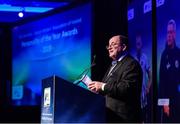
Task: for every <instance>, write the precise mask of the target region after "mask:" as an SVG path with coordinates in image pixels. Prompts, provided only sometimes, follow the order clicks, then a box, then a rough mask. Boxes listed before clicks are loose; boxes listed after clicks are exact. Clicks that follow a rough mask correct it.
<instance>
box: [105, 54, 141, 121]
mask: <svg viewBox="0 0 180 124" xmlns="http://www.w3.org/2000/svg"><path fill="white" fill-rule="evenodd" d="M108 72H109V70H108V71H107V72H106V74H105V76H104V78H103V82H105V83H106V85H105V87H104V91H102V93H103V94H105V95H106V107H107V109H108V110H107V121H108V122H141V107H140V94H141V86H142V70H141V67H140V65H139V63H138V62H137V61H136V60H135V59H134V58H133V57H131V56H130V55H126V56H125V57H124V58H123V59H122V60H121V61H120V62H118V63H117V65H116V66H115V67H114V68H113V70H112V71H111V73H110V74H109V75H108Z"/></svg>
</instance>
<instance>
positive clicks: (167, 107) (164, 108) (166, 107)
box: [163, 106, 169, 117]
mask: <svg viewBox="0 0 180 124" xmlns="http://www.w3.org/2000/svg"><path fill="white" fill-rule="evenodd" d="M163 110H164V113H165V114H166V115H167V116H168V117H169V106H163Z"/></svg>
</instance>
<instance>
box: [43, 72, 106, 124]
mask: <svg viewBox="0 0 180 124" xmlns="http://www.w3.org/2000/svg"><path fill="white" fill-rule="evenodd" d="M99 122H101V123H103V122H105V99H104V97H103V96H101V95H98V94H95V93H92V92H90V91H88V90H87V89H84V88H82V87H80V86H77V85H75V84H73V83H71V82H68V81H66V80H64V79H62V78H59V77H57V76H51V77H48V78H46V79H43V80H42V102H41V123H99Z"/></svg>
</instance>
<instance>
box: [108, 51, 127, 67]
mask: <svg viewBox="0 0 180 124" xmlns="http://www.w3.org/2000/svg"><path fill="white" fill-rule="evenodd" d="M127 54H128V53H127V52H125V53H123V54H122V55H121V56H120V57H119V59H117V60H113V61H112V63H111V64H112V65H115V64H117V62H120V61H121V60H122V59H123V58H124V57H125V56H126V55H127Z"/></svg>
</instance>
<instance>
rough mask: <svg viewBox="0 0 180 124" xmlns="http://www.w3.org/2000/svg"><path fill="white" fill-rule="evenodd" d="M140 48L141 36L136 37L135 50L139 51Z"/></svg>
mask: <svg viewBox="0 0 180 124" xmlns="http://www.w3.org/2000/svg"><path fill="white" fill-rule="evenodd" d="M141 48H142V41H141V36H137V37H136V49H137V51H140V50H141Z"/></svg>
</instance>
